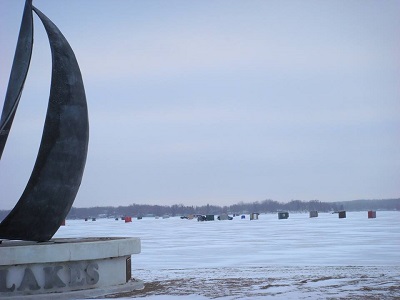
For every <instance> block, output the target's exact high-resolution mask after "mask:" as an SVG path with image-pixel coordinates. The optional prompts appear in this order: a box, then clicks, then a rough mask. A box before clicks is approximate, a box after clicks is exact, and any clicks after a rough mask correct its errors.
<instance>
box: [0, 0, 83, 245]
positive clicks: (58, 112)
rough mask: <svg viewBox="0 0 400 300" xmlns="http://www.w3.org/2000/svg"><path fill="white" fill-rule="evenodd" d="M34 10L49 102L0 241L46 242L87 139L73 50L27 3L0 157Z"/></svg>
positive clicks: (69, 197) (75, 183) (74, 185)
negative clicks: (46, 47)
mask: <svg viewBox="0 0 400 300" xmlns="http://www.w3.org/2000/svg"><path fill="white" fill-rule="evenodd" d="M32 11H34V12H35V13H36V14H37V15H38V16H39V18H40V20H41V21H42V23H43V25H44V27H45V29H46V32H47V35H48V38H49V43H50V48H51V53H52V78H51V89H50V97H49V104H48V108H47V114H46V119H45V124H44V129H43V135H42V140H41V143H40V148H39V153H38V156H37V159H36V162H35V165H34V168H33V171H32V174H31V176H30V178H29V181H28V184H27V186H26V188H25V190H24V192H23V193H22V196H21V198H20V199H19V201H18V202H17V204H16V205H15V207H14V208H13V209H12V211H11V212H10V213H9V214H8V216H7V217H6V218H5V219H4V220H3V221H2V222H1V224H0V238H3V239H13V240H30V241H39V242H41V241H47V240H49V239H51V238H52V236H53V235H54V234H55V233H56V231H57V230H58V228H59V227H60V226H61V223H62V222H63V220H65V217H66V216H67V214H68V212H69V211H70V209H71V207H72V204H73V202H74V200H75V197H76V194H77V192H78V189H79V186H80V184H81V180H82V175H83V171H84V168H85V163H86V156H87V150H88V140H89V121H88V111H87V104H86V96H85V90H84V87H83V81H82V76H81V72H80V69H79V66H78V63H77V61H76V58H75V55H74V52H73V51H72V49H71V47H70V45H69V44H68V42H67V40H66V39H65V37H64V36H63V35H62V33H61V32H60V31H59V29H58V28H57V27H56V26H55V25H54V24H53V23H52V22H51V21H50V20H49V19H48V18H47V17H46V16H45V15H44V14H43V13H42V12H40V11H39V10H38V9H37V8H35V7H33V6H32V0H26V2H25V8H24V13H23V17H22V22H21V28H20V33H19V37H18V42H17V48H16V51H15V56H14V61H13V66H12V69H11V73H10V80H9V84H8V88H7V93H6V98H5V102H4V107H3V112H2V115H1V119H0V158H1V154H2V152H3V149H4V146H5V143H6V141H7V137H8V134H9V131H10V129H11V125H12V122H13V119H14V116H15V112H16V110H17V107H18V103H19V100H20V97H21V93H22V89H23V85H24V83H25V78H26V76H27V73H28V69H29V63H30V57H31V54H32V45H33V17H32Z"/></svg>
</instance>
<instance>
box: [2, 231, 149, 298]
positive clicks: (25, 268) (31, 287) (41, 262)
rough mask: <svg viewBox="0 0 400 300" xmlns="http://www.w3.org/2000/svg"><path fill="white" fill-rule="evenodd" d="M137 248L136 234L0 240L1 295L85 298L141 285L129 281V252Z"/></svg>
mask: <svg viewBox="0 0 400 300" xmlns="http://www.w3.org/2000/svg"><path fill="white" fill-rule="evenodd" d="M140 250H141V249H140V239H139V238H116V237H113V238H78V239H54V240H51V241H49V242H45V243H36V242H27V241H3V242H2V243H1V244H0V298H2V297H4V298H10V297H16V298H20V297H22V296H27V295H38V296H39V295H40V297H41V299H43V297H46V296H47V297H53V298H55V297H57V298H63V299H68V295H71V296H70V298H74V297H75V298H76V297H77V296H78V297H82V298H85V297H88V296H89V297H90V296H101V295H106V294H112V293H116V292H121V291H125V290H126V289H128V290H134V289H140V288H143V283H142V282H141V281H135V280H132V279H131V277H132V276H131V255H132V254H138V253H140ZM78 291H81V292H80V293H79V292H78ZM84 291H85V292H84ZM61 293H62V294H61ZM38 299H39V298H38ZM49 299H50V298H49Z"/></svg>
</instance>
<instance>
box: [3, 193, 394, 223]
mask: <svg viewBox="0 0 400 300" xmlns="http://www.w3.org/2000/svg"><path fill="white" fill-rule="evenodd" d="M312 210H316V211H319V212H333V211H338V210H346V211H367V210H398V211H400V198H399V199H380V200H353V201H345V202H321V201H319V200H311V201H301V200H292V201H290V202H288V203H281V202H278V201H274V200H269V199H267V200H264V201H256V202H253V203H243V202H239V203H237V204H233V205H230V206H217V205H210V204H207V205H203V206H185V205H183V204H174V205H171V206H168V205H149V204H131V205H128V206H118V207H114V206H102V207H89V208H77V207H72V209H71V210H70V212H69V214H68V217H67V218H68V219H84V218H93V217H122V216H132V217H137V216H142V217H143V216H163V215H169V216H183V215H189V214H194V215H206V214H214V215H219V214H222V213H228V214H243V213H252V212H256V213H275V212H278V211H289V212H308V211H312ZM9 212H10V211H9V210H0V220H3V219H4V218H5V217H6V216H7V214H8V213H9Z"/></svg>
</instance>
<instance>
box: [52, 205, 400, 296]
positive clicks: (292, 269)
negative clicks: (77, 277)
mask: <svg viewBox="0 0 400 300" xmlns="http://www.w3.org/2000/svg"><path fill="white" fill-rule="evenodd" d="M89 236H97V237H99V236H135V237H140V238H141V241H142V253H141V254H139V255H133V256H132V275H133V277H135V278H139V279H141V280H143V281H145V285H146V288H145V290H143V291H137V292H134V293H131V294H129V295H119V296H123V297H125V298H132V297H135V298H137V297H146V299H151V300H166V299H176V298H177V297H178V298H181V297H184V298H185V299H195V300H197V299H198V300H203V299H212V298H220V299H225V300H231V299H268V298H269V297H273V298H274V299H338V298H339V299H340V298H343V299H365V298H366V297H370V299H385V298H387V299H394V298H396V297H399V299H400V212H383V211H382V212H381V211H378V212H377V218H376V219H368V218H367V212H347V218H346V219H339V218H338V215H337V214H330V213H320V214H319V217H318V218H309V217H308V214H300V213H299V214H290V217H289V219H286V220H278V217H277V215H276V214H262V215H260V216H259V220H251V221H250V220H249V216H248V215H246V219H244V220H243V219H241V218H240V217H235V218H234V219H233V220H227V221H218V220H216V221H208V222H197V220H185V219H183V220H182V219H180V218H179V217H171V218H167V219H161V218H160V219H155V218H143V219H142V220H136V219H133V222H132V223H124V222H123V221H121V220H119V221H116V220H114V219H98V220H97V221H95V222H93V221H87V222H85V221H84V220H67V223H66V226H62V227H61V228H60V230H59V231H58V232H57V234H56V235H55V237H89ZM182 299H183V298H182Z"/></svg>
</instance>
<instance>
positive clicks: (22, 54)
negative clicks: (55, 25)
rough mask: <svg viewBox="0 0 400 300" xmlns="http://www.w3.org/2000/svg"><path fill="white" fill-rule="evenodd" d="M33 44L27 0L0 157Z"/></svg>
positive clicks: (0, 132)
mask: <svg viewBox="0 0 400 300" xmlns="http://www.w3.org/2000/svg"><path fill="white" fill-rule="evenodd" d="M32 45H33V18H32V0H27V1H26V2H25V8H24V14H23V17H22V22H21V28H20V31H19V36H18V42H17V48H16V50H15V55H14V61H13V65H12V68H11V73H10V80H9V81H8V87H7V92H6V97H5V100H4V106H3V111H2V113H1V119H0V158H1V156H2V154H3V151H4V147H5V145H6V142H7V138H8V134H9V132H10V129H11V125H12V122H13V120H14V116H15V111H16V110H17V107H18V103H19V99H20V98H21V93H22V89H23V88H24V83H25V79H26V75H27V74H28V69H29V64H30V61H31V56H32Z"/></svg>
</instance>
